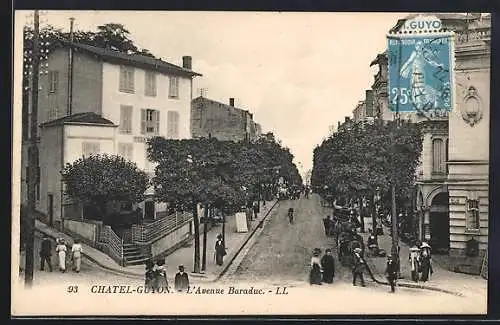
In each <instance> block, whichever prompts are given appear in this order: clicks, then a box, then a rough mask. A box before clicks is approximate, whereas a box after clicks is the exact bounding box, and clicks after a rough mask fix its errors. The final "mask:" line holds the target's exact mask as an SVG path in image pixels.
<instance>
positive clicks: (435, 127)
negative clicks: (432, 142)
mask: <svg viewBox="0 0 500 325" xmlns="http://www.w3.org/2000/svg"><path fill="white" fill-rule="evenodd" d="M417 124H418V125H419V126H420V127H421V129H422V132H433V131H434V132H436V131H437V132H436V133H446V134H447V133H448V125H449V121H448V119H447V118H436V119H433V120H423V121H419V122H417Z"/></svg>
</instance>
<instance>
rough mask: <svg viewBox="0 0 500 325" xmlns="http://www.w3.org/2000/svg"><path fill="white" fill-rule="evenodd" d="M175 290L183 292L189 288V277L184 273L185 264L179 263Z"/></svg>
mask: <svg viewBox="0 0 500 325" xmlns="http://www.w3.org/2000/svg"><path fill="white" fill-rule="evenodd" d="M174 282H175V284H174V285H175V290H176V291H179V292H182V291H186V290H187V289H188V288H189V277H188V275H187V273H184V266H183V265H179V272H177V274H176V275H175V281H174Z"/></svg>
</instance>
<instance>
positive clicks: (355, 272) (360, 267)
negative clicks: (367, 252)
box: [352, 247, 366, 287]
mask: <svg viewBox="0 0 500 325" xmlns="http://www.w3.org/2000/svg"><path fill="white" fill-rule="evenodd" d="M361 251H362V250H361V248H359V247H356V248H355V249H354V256H353V257H354V258H353V265H352V285H353V286H355V285H356V280H357V279H358V278H359V280H360V281H361V286H362V287H364V286H365V279H364V278H363V271H364V268H365V265H366V263H365V260H364V259H363V257H362V256H361Z"/></svg>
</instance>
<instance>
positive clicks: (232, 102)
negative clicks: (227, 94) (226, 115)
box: [229, 98, 234, 107]
mask: <svg viewBox="0 0 500 325" xmlns="http://www.w3.org/2000/svg"><path fill="white" fill-rule="evenodd" d="M229 106H233V107H234V98H229Z"/></svg>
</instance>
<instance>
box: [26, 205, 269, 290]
mask: <svg viewBox="0 0 500 325" xmlns="http://www.w3.org/2000/svg"><path fill="white" fill-rule="evenodd" d="M274 203H275V201H270V202H266V206H265V207H262V203H261V209H260V211H261V213H259V216H258V218H257V220H254V221H252V224H251V225H250V226H249V227H248V228H249V229H248V232H246V233H237V232H236V218H235V216H234V215H232V216H227V217H226V238H225V239H226V248H227V253H228V254H227V255H226V256H225V258H224V264H223V265H222V266H218V265H216V264H215V259H214V246H215V241H216V237H217V235H218V234H220V233H222V224H220V225H218V226H216V227H213V228H212V229H210V230H209V231H208V232H207V255H206V270H205V271H203V273H201V274H196V273H192V272H191V271H192V270H193V264H194V239H193V240H192V241H191V242H189V243H188V244H187V245H186V246H183V247H181V248H179V249H177V250H175V251H174V252H172V253H171V254H169V255H168V256H166V265H167V273H168V279H173V278H174V277H175V274H176V273H177V271H178V270H177V267H178V266H179V265H181V264H182V265H184V267H185V268H186V271H188V272H190V273H189V275H190V277H191V278H196V279H197V280H202V281H214V280H215V279H217V278H218V276H219V274H220V273H221V272H222V271H223V270H224V269H225V267H226V266H227V264H228V263H230V262H231V261H232V259H234V257H235V256H234V255H235V253H236V252H237V251H238V250H239V248H240V247H241V246H242V245H243V243H244V242H245V240H246V239H247V238H248V237H249V236H251V234H252V231H253V230H254V229H255V227H256V226H257V224H258V223H259V221H261V220H262V218H263V217H264V216H265V215H266V214H267V212H268V211H269V210H270V209H271V207H272V206H273V205H274ZM35 227H36V230H37V231H38V232H40V233H43V234H45V235H48V236H49V237H52V238H61V237H62V238H65V239H66V241H67V242H68V243H69V244H72V243H73V239H72V238H71V237H70V236H68V235H66V234H64V233H61V232H60V231H58V230H56V229H54V228H51V227H49V226H47V225H46V224H44V223H42V222H40V221H38V220H36V225H35ZM200 228H201V229H203V227H200ZM82 248H83V255H84V257H85V258H87V259H88V260H90V261H91V262H93V263H95V264H97V265H98V266H100V267H102V268H103V269H106V270H107V271H110V272H114V273H118V274H120V275H124V276H127V277H134V278H138V277H140V278H143V277H144V265H131V266H127V267H122V266H120V265H118V264H117V263H116V262H115V261H114V260H113V259H112V258H111V257H109V256H108V255H106V254H104V253H103V252H101V251H99V250H97V249H95V248H93V247H91V246H89V245H86V244H84V243H82ZM202 253H203V231H200V260H201V258H202ZM200 262H201V261H200Z"/></svg>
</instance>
